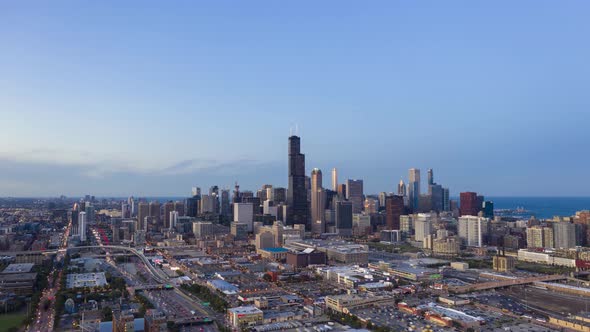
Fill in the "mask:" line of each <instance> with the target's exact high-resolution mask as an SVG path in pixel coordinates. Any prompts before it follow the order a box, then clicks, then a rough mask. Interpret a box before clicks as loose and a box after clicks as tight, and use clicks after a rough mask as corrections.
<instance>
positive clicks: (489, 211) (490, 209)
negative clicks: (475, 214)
mask: <svg viewBox="0 0 590 332" xmlns="http://www.w3.org/2000/svg"><path fill="white" fill-rule="evenodd" d="M482 211H483V216H484V217H486V218H490V219H494V202H492V201H484V202H483V206H482Z"/></svg>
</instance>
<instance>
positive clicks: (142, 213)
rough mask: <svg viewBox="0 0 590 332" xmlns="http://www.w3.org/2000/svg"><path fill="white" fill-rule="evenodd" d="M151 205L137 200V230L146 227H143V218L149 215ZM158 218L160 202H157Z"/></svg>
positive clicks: (143, 229)
mask: <svg viewBox="0 0 590 332" xmlns="http://www.w3.org/2000/svg"><path fill="white" fill-rule="evenodd" d="M151 207H152V204H151V203H150V204H148V203H146V202H139V204H137V225H138V227H136V228H137V229H138V230H142V231H145V230H146V229H145V228H144V227H143V226H144V225H145V218H146V217H149V216H151V212H152V211H151ZM157 215H158V218H159V217H160V204H159V203H158V213H157Z"/></svg>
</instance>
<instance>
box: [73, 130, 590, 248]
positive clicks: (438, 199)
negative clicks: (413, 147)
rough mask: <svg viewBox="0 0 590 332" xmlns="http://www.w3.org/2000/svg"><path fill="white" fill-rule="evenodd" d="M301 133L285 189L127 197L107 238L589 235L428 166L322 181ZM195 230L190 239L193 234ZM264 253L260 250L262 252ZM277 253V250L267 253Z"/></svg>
mask: <svg viewBox="0 0 590 332" xmlns="http://www.w3.org/2000/svg"><path fill="white" fill-rule="evenodd" d="M305 169H306V167H305V155H304V154H303V153H302V152H301V139H300V138H299V137H298V136H291V137H289V147H288V188H283V187H277V186H273V185H271V184H265V185H263V186H262V187H261V188H260V189H258V190H256V191H247V190H245V191H241V190H240V187H239V185H238V184H237V183H236V185H235V188H234V190H233V193H231V195H230V191H229V190H228V189H220V188H219V187H218V186H212V187H211V188H209V190H208V192H203V191H202V190H201V188H199V187H194V188H193V190H192V195H191V197H188V198H186V199H184V200H177V201H172V200H171V201H166V202H161V201H159V200H152V201H149V202H148V201H147V200H144V199H135V198H133V197H130V198H129V199H128V200H127V201H125V202H124V203H122V205H121V210H120V215H118V216H117V218H111V220H110V223H111V227H110V233H111V234H108V239H109V241H111V242H114V243H134V244H136V245H142V244H144V243H146V239H149V240H150V241H151V242H154V241H156V242H158V241H163V240H166V241H168V242H167V243H175V241H177V242H176V243H178V244H182V243H185V242H186V241H198V240H199V239H202V238H205V237H207V236H211V235H213V234H214V233H215V232H216V231H215V230H216V226H217V225H219V224H222V225H226V226H229V233H230V234H231V235H232V236H233V237H234V238H235V239H239V240H247V239H248V237H249V235H250V234H252V237H253V239H254V242H255V245H256V247H257V249H267V248H279V247H284V246H286V245H287V244H288V243H289V242H293V241H299V240H303V239H306V238H315V239H327V238H332V237H337V238H341V239H342V238H344V239H348V240H354V239H369V240H378V241H381V242H385V243H409V244H411V245H413V246H414V247H416V248H420V249H422V250H425V251H426V252H428V253H430V254H432V255H435V256H455V255H458V254H459V253H460V251H461V249H462V248H464V247H474V248H483V247H486V246H492V247H496V248H505V249H508V250H519V249H527V248H529V249H535V250H539V248H541V249H546V250H549V249H572V248H576V247H578V246H584V245H585V244H586V243H587V240H588V235H589V233H588V226H587V225H588V220H587V219H588V218H587V217H586V214H584V213H581V214H580V215H579V216H578V217H572V218H561V219H555V220H542V221H540V220H536V219H534V218H533V219H531V220H527V221H523V220H517V218H512V217H504V216H494V205H493V202H492V201H489V200H485V198H484V196H482V195H478V194H477V193H475V192H461V193H460V194H459V200H453V199H451V197H450V194H449V189H448V188H446V187H443V186H442V185H441V184H438V183H436V182H435V178H434V172H433V170H432V169H429V170H428V171H427V183H426V187H427V191H426V192H422V190H421V188H422V184H421V172H420V170H419V169H415V168H412V169H410V170H409V174H408V183H407V184H406V183H405V182H404V181H403V180H401V181H400V182H399V184H398V186H397V188H396V192H381V193H378V194H373V195H371V194H365V192H364V188H363V180H361V179H347V180H345V181H344V182H343V183H340V182H339V177H338V170H337V169H336V168H334V169H332V170H331V173H330V180H331V183H330V184H329V185H325V184H324V178H323V173H322V171H321V170H320V169H318V168H313V169H312V171H311V173H310V174H309V176H308V175H307V174H306V172H305ZM71 213H72V215H71V217H72V221H73V224H74V228H73V235H74V236H79V238H80V240H82V241H84V238H85V236H86V234H85V233H86V232H87V226H86V224H87V223H88V222H92V221H94V219H95V218H96V217H95V214H96V213H95V211H94V207H93V205H92V204H91V203H90V202H85V201H82V202H80V203H76V205H75V206H74V208H73V210H72V212H71ZM193 236H194V240H192V239H193ZM267 254H268V253H267ZM276 254H278V252H275V255H276Z"/></svg>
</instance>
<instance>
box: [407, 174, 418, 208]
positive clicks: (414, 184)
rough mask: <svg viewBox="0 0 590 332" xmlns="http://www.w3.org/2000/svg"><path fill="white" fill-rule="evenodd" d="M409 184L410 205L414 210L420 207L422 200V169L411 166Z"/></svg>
mask: <svg viewBox="0 0 590 332" xmlns="http://www.w3.org/2000/svg"><path fill="white" fill-rule="evenodd" d="M409 178H410V182H409V184H408V205H409V207H410V209H411V210H412V211H414V210H417V209H418V205H419V202H420V170H419V169H417V168H410V171H409Z"/></svg>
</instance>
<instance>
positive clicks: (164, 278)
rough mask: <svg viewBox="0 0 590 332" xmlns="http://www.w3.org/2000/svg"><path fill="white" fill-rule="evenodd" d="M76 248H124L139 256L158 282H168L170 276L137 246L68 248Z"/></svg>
mask: <svg viewBox="0 0 590 332" xmlns="http://www.w3.org/2000/svg"><path fill="white" fill-rule="evenodd" d="M75 249H115V250H124V251H128V252H130V253H132V254H134V255H135V256H137V257H139V259H141V261H142V262H143V263H144V264H145V266H146V267H147V268H148V271H149V272H150V274H151V275H152V276H153V277H154V279H156V281H157V282H160V283H163V284H165V283H166V282H168V276H167V275H166V274H165V273H164V272H162V271H161V270H159V269H157V268H155V267H154V266H153V265H152V263H151V262H150V261H149V260H148V259H147V258H146V257H145V256H144V255H143V253H141V252H139V251H137V250H136V249H135V248H131V247H125V246H115V245H97V246H81V247H71V248H68V249H67V250H75Z"/></svg>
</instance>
